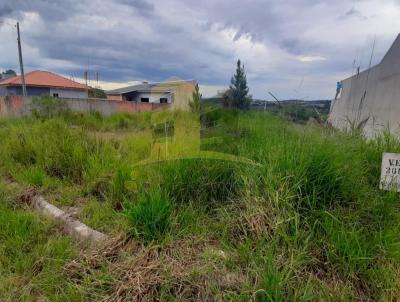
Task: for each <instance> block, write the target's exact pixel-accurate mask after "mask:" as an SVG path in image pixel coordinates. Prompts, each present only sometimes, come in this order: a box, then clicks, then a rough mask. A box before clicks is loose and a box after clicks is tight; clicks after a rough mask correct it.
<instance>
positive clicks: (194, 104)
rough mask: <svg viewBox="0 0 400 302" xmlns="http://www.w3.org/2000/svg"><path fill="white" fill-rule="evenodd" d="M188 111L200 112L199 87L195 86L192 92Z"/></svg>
mask: <svg viewBox="0 0 400 302" xmlns="http://www.w3.org/2000/svg"><path fill="white" fill-rule="evenodd" d="M189 107H190V111H192V112H200V109H201V93H200V88H199V85H198V84H196V87H195V88H194V91H193V92H192V100H191V101H189Z"/></svg>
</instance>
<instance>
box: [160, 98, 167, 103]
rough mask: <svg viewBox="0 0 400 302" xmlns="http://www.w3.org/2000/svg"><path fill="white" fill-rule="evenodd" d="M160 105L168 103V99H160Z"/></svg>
mask: <svg viewBox="0 0 400 302" xmlns="http://www.w3.org/2000/svg"><path fill="white" fill-rule="evenodd" d="M160 103H161V104H166V103H168V99H167V98H160Z"/></svg>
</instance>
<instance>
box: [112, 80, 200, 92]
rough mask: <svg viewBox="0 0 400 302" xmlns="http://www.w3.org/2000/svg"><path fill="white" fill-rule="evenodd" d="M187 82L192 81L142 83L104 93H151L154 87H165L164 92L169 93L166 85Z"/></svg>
mask: <svg viewBox="0 0 400 302" xmlns="http://www.w3.org/2000/svg"><path fill="white" fill-rule="evenodd" d="M188 82H193V80H180V81H171V82H160V83H142V84H138V85H132V86H127V87H122V88H118V89H113V90H108V91H106V94H110V95H115V94H124V93H129V92H135V91H137V92H151V91H152V89H153V88H155V87H160V88H164V87H165V92H168V91H169V89H168V87H167V85H168V84H171V85H176V84H179V83H188Z"/></svg>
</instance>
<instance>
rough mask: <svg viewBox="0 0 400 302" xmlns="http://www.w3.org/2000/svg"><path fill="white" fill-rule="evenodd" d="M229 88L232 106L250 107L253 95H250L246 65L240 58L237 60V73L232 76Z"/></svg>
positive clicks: (239, 107) (242, 108) (243, 108)
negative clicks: (242, 63)
mask: <svg viewBox="0 0 400 302" xmlns="http://www.w3.org/2000/svg"><path fill="white" fill-rule="evenodd" d="M229 90H230V98H231V106H232V107H235V108H238V109H241V110H245V109H248V108H249V107H250V102H251V96H250V95H249V87H247V79H246V74H245V72H244V65H241V63H240V60H238V61H237V66H236V73H235V74H234V75H233V76H232V78H231V85H230V86H229Z"/></svg>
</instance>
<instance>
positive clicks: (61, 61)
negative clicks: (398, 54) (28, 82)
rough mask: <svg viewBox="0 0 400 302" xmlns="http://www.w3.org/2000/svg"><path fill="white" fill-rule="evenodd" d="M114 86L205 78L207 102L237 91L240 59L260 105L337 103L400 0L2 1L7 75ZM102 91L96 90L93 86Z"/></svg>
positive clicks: (396, 26) (391, 27)
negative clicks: (232, 84) (342, 84)
mask: <svg viewBox="0 0 400 302" xmlns="http://www.w3.org/2000/svg"><path fill="white" fill-rule="evenodd" d="M16 21H19V22H20V26H21V31H22V40H23V55H24V64H25V69H26V71H30V70H34V69H42V70H49V71H54V72H57V73H60V74H63V75H66V76H68V77H73V78H74V79H76V80H81V79H82V77H83V72H84V70H85V69H87V68H89V70H90V72H91V73H92V75H91V77H92V78H94V75H93V74H94V72H95V71H96V72H98V73H99V77H100V80H101V81H100V84H101V85H102V87H103V88H104V89H109V88H115V87H117V86H123V85H125V84H126V83H132V82H133V81H135V80H148V81H163V80H166V79H169V78H180V79H196V80H197V81H198V82H199V83H200V85H201V88H202V91H203V95H205V96H210V95H212V94H215V93H216V91H218V90H221V89H223V88H224V87H227V86H228V85H229V80H230V77H231V75H232V74H233V72H234V69H235V63H236V60H237V59H238V58H240V59H241V60H242V61H243V63H244V64H245V68H246V72H247V79H248V84H249V86H250V89H251V93H252V94H253V96H254V97H256V98H263V99H266V98H269V97H268V91H272V92H273V93H274V94H275V95H277V96H278V97H279V98H281V99H285V98H304V99H317V98H331V97H332V96H333V95H334V92H335V83H336V81H337V80H340V79H343V78H345V77H348V76H350V75H351V73H352V67H353V61H354V60H355V65H356V66H361V69H365V68H367V67H368V65H369V61H370V56H371V51H372V45H373V41H374V40H375V41H376V46H375V51H374V56H373V60H372V63H373V64H376V63H378V62H379V60H380V59H381V58H382V57H383V55H384V54H385V52H386V51H387V49H388V48H389V47H390V45H391V43H392V42H393V40H394V39H395V38H396V36H397V34H398V33H399V31H400V0H353V1H351V0H335V1H332V0H326V1H318V0H288V1H281V0H225V1H219V0H202V1H199V0H196V1H195V0H185V1H183V0H162V1H152V0H58V1H57V0H0V22H1V23H0V69H7V68H12V69H16V70H18V55H17V45H16V29H15V27H13V25H14V24H15V22H16ZM93 84H94V83H93Z"/></svg>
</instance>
